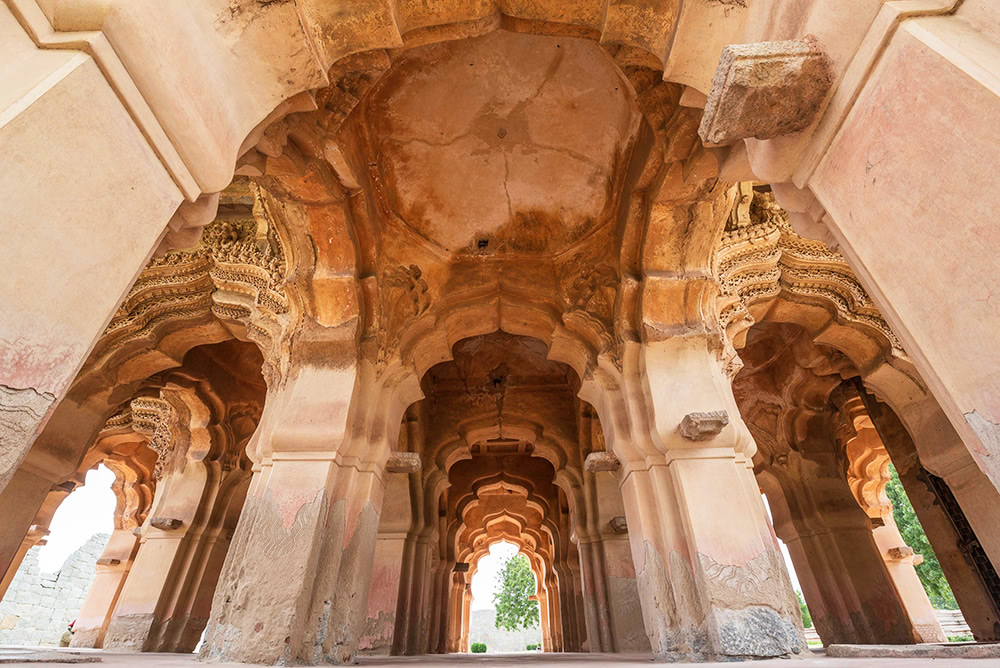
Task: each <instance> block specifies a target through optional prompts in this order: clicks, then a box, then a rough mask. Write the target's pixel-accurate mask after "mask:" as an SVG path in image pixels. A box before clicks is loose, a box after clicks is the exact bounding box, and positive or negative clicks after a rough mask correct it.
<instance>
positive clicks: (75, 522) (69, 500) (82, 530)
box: [38, 464, 115, 573]
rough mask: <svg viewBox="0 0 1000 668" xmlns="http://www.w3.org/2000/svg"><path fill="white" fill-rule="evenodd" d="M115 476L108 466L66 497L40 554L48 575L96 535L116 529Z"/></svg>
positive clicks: (39, 558)
mask: <svg viewBox="0 0 1000 668" xmlns="http://www.w3.org/2000/svg"><path fill="white" fill-rule="evenodd" d="M114 481H115V474H114V473H112V472H111V470H110V469H109V468H107V467H106V466H105V465H104V464H101V465H100V466H98V467H97V468H96V469H93V470H91V471H89V472H88V473H87V479H86V482H85V484H84V486H83V487H79V488H77V489H76V491H75V492H73V493H72V494H70V495H69V496H68V497H66V498H65V499H64V500H63V502H62V504H60V506H59V508H58V509H57V510H56V514H55V515H54V516H53V517H52V523H51V524H50V525H49V536H48V539H47V542H46V544H45V545H43V546H42V548H41V550H39V552H38V566H39V568H41V570H43V571H45V572H47V573H53V572H55V571H58V570H59V569H60V568H62V565H63V562H64V561H66V558H67V557H69V555H71V554H73V552H74V551H75V550H76V549H77V548H78V547H80V546H81V545H83V544H84V543H86V542H87V539H88V538H90V537H91V536H93V535H94V534H95V533H111V532H112V531H113V530H114V528H115V523H114V517H115V494H114V492H112V491H111V483H113V482H114Z"/></svg>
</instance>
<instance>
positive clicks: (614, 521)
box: [608, 515, 628, 534]
mask: <svg viewBox="0 0 1000 668" xmlns="http://www.w3.org/2000/svg"><path fill="white" fill-rule="evenodd" d="M608 526H609V527H611V530H612V531H613V532H614V533H617V534H625V533H628V522H627V521H626V520H625V516H624V515H616V516H615V517H612V518H611V520H610V521H609V522H608Z"/></svg>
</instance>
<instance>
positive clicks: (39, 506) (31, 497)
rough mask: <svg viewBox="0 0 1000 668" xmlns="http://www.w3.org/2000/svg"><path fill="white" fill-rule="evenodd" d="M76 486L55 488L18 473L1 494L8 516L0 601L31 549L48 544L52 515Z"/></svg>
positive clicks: (0, 556)
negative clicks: (46, 541)
mask: <svg viewBox="0 0 1000 668" xmlns="http://www.w3.org/2000/svg"><path fill="white" fill-rule="evenodd" d="M75 487H76V484H75V483H73V482H65V483H62V484H59V485H56V486H54V487H53V486H52V483H51V482H50V481H49V480H48V479H47V478H46V477H44V476H40V475H34V474H32V473H30V472H28V471H26V470H19V471H17V472H16V473H15V474H14V476H13V479H12V481H11V484H10V485H8V487H7V489H5V490H3V492H0V514H3V516H4V517H5V521H4V523H3V525H2V526H0V599H2V598H3V596H4V594H5V593H6V592H7V587H9V586H10V582H11V580H13V579H14V575H16V574H17V569H18V568H20V567H21V562H22V561H24V555H26V554H27V553H28V550H30V549H31V548H32V547H34V546H35V545H44V544H45V537H46V536H48V535H49V523H50V522H51V521H52V516H53V515H54V514H55V512H56V509H58V508H59V504H61V503H62V502H63V500H64V499H65V498H66V497H67V496H68V495H69V494H70V493H71V492H72V491H73V489H74V488H75Z"/></svg>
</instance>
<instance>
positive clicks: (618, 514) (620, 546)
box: [586, 471, 649, 653]
mask: <svg viewBox="0 0 1000 668" xmlns="http://www.w3.org/2000/svg"><path fill="white" fill-rule="evenodd" d="M586 475H589V476H592V477H593V479H594V486H595V491H596V501H597V503H596V505H595V507H594V513H595V516H596V520H597V521H596V530H597V531H598V532H599V533H598V537H599V543H600V546H601V547H600V549H601V552H602V558H601V562H602V566H603V568H604V574H603V577H602V578H600V579H601V580H603V582H604V586H605V587H606V591H605V596H606V597H607V600H606V602H605V606H606V608H607V612H606V616H607V617H608V622H609V623H608V626H609V629H608V631H609V632H610V633H611V634H613V640H612V643H613V644H612V645H611V647H609V648H608V649H607V650H606V651H613V652H626V653H629V652H648V651H649V638H648V637H647V636H646V634H645V633H644V632H643V621H642V606H641V605H640V599H639V588H638V585H637V582H636V576H635V565H634V563H633V562H632V551H631V547H630V545H629V535H628V525H627V522H626V521H625V504H624V499H623V498H622V492H621V488H620V486H619V482H618V476H619V475H620V473H619V472H617V471H603V472H596V473H589V474H586Z"/></svg>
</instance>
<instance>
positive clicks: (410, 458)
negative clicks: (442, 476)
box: [385, 452, 420, 473]
mask: <svg viewBox="0 0 1000 668" xmlns="http://www.w3.org/2000/svg"><path fill="white" fill-rule="evenodd" d="M419 470H420V455H419V454H418V453H416V452H394V453H392V454H391V455H389V459H388V460H387V461H386V463H385V471H386V473H416V472H417V471H419Z"/></svg>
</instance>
